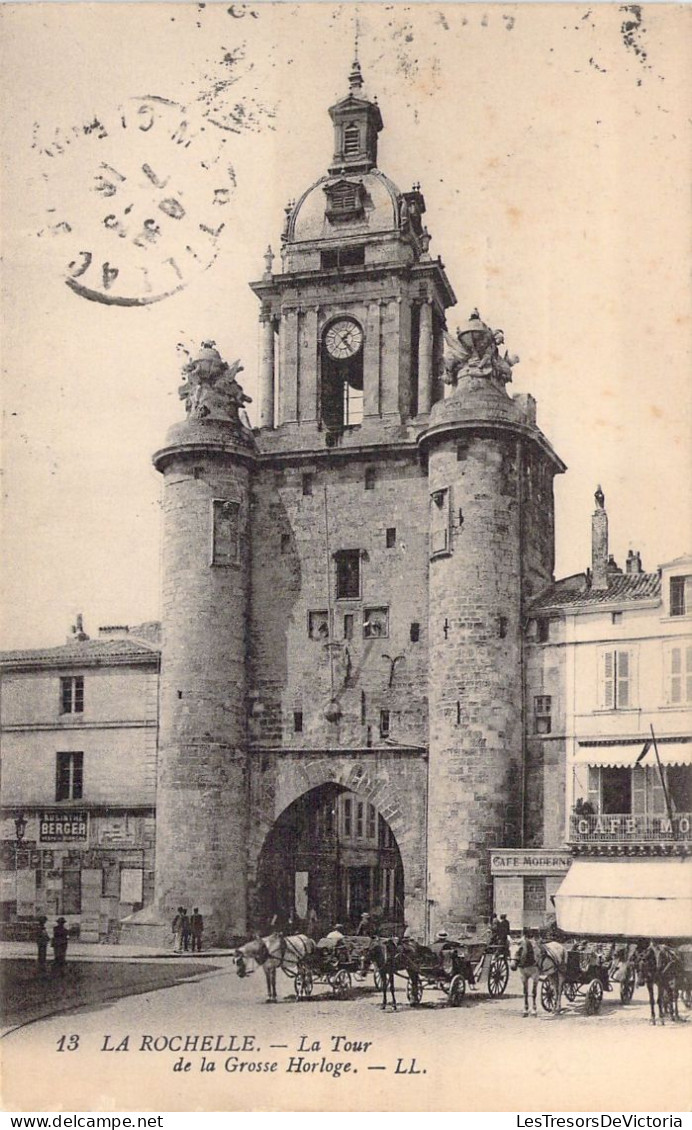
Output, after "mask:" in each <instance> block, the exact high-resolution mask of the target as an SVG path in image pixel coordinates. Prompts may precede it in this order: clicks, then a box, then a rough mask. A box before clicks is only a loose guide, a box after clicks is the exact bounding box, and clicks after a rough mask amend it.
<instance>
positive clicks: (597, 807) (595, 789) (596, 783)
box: [589, 765, 601, 812]
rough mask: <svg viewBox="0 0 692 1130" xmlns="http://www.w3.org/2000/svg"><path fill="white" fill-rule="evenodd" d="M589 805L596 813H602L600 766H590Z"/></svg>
mask: <svg viewBox="0 0 692 1130" xmlns="http://www.w3.org/2000/svg"><path fill="white" fill-rule="evenodd" d="M589 803H590V804H591V807H592V808H593V810H594V812H600V811H601V770H600V769H599V768H598V766H595V765H590V766H589Z"/></svg>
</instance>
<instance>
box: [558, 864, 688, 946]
mask: <svg viewBox="0 0 692 1130" xmlns="http://www.w3.org/2000/svg"><path fill="white" fill-rule="evenodd" d="M555 909H556V913H557V924H558V926H559V928H560V929H561V930H563V931H564V932H565V933H566V934H586V935H590V936H591V937H608V936H612V935H619V936H622V937H627V938H687V937H692V859H685V858H682V857H681V858H673V859H631V858H629V859H618V860H609V859H575V861H574V863H573V864H572V866H571V867H570V869H569V871H568V872H567V874H566V876H565V878H564V879H563V881H562V884H561V886H560V888H559V890H558V891H557V892H556V894H555Z"/></svg>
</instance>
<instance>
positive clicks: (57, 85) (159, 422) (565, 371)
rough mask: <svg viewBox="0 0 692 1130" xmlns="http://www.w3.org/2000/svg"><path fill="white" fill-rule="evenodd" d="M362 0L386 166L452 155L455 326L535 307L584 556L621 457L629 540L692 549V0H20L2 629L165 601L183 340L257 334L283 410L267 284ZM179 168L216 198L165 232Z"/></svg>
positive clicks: (569, 514)
mask: <svg viewBox="0 0 692 1130" xmlns="http://www.w3.org/2000/svg"><path fill="white" fill-rule="evenodd" d="M356 16H357V22H358V33H359V55H360V61H361V65H362V68H363V74H364V77H365V81H366V86H365V90H366V93H367V94H368V95H369V96H375V95H376V96H377V98H378V102H379V105H380V109H381V111H382V116H383V119H384V131H383V133H382V134H381V135H380V147H379V165H380V168H381V169H382V170H383V171H384V172H385V173H387V174H388V176H389V177H390V178H391V179H392V180H394V181H395V183H396V184H398V186H399V187H400V188H401V189H402V190H404V191H405V190H408V189H409V188H410V187H411V185H412V184H413V182H417V181H419V182H420V183H421V186H422V190H423V193H424V195H425V199H426V204H427V213H426V217H425V220H426V223H427V226H428V229H429V231H430V234H431V236H432V243H431V247H430V252H431V255H433V256H435V257H437V256H440V257H441V258H442V260H443V262H444V264H445V268H446V271H447V274H448V276H449V278H450V281H451V283H452V286H453V288H454V290H455V293H456V295H457V299H458V304H457V306H456V307H454V308H453V309H451V310H450V311H448V326H449V328H450V330H453V329H454V327H455V326H456V325H457V324H458V323H459V322H461V321H463V320H464V319H465V318H466V317H467V316H468V314H469V312H470V311H471V310H472V309H473V308H474V307H478V309H479V310H480V313H481V315H482V317H483V319H484V320H485V321H486V322H488V323H489V324H490V325H491V326H493V327H501V328H502V329H503V330H504V332H505V338H506V341H507V345H508V348H509V349H510V351H511V352H514V353H518V354H519V356H520V358H521V361H520V364H518V365H517V366H516V367H515V369H514V380H513V385H512V386H510V391H511V392H531V393H532V394H533V395H534V396H535V397H536V399H537V401H538V422H539V425H540V427H541V428H542V430H543V432H544V433H545V434H546V436H547V437H548V439H549V440H550V441H551V443H552V444H553V446H554V448H555V449H556V451H557V452H558V454H559V455H560V456H561V457H562V459H563V460H564V461H565V463H566V464H567V466H568V471H567V473H566V474H565V475H563V476H561V477H559V478H558V479H557V480H556V518H557V560H556V574H557V576H564V575H568V574H570V573H573V572H576V571H581V570H583V569H584V568H585V567H586V566H587V565H588V564H589V562H590V515H591V512H592V510H593V508H594V502H593V494H594V491H595V489H596V486H597V485H598V484H601V485H602V488H603V490H604V492H605V496H606V508H607V510H608V514H609V521H610V539H611V552H613V553H614V554H615V556H616V558H617V560H618V561H619V562H620V563H621V564H622V563H624V558H625V557H626V555H627V550H628V549H630V548H634V549H639V550H640V551H641V553H642V557H643V561H644V566H645V568H646V569H648V570H654V569H655V568H656V567H657V566H658V565H659V564H661V563H664V562H667V561H669V560H671V559H673V558H675V557H677V556H679V555H680V554H682V553H684V552H687V551H689V550H690V549H692V537H691V536H690V533H691V530H690V515H691V513H692V508H691V507H690V489H689V488H690V462H691V461H690V422H691V420H692V404H691V393H690V389H691V382H690V372H692V369H691V366H690V352H691V349H690V346H691V339H692V318H691V314H692V310H691V306H692V289H691V288H690V284H689V262H690V234H691V232H692V224H691V222H690V221H691V219H692V217H691V216H690V211H691V204H690V197H689V183H690V173H691V172H692V169H691V168H690V166H691V165H692V147H691V146H690V135H689V125H690V122H689V105H690V93H691V87H692V80H691V79H690V75H692V36H690V17H691V16H692V9H690V7H688V6H684V5H667V4H656V5H649V6H644V7H641V8H639V7H637V6H635V5H629V6H625V5H616V4H603V5H595V6H588V5H571V4H559V5H531V4H529V5H524V4H519V5H500V4H497V5H484V4H482V3H476V4H471V5H464V4H454V5H438V4H435V3H427V4H420V5H405V4H384V3H379V4H358V5H356V4H353V3H351V4H345V5H338V6H336V5H331V4H328V3H322V4H313V5H311V4H300V5H292V4H290V3H285V4H281V5H274V4H268V3H255V4H252V5H249V4H248V5H243V4H231V5H229V4H227V3H223V4H207V5H203V4H199V5H196V4H179V3H177V4H169V5H167V4H156V3H152V4H145V5H134V4H117V3H115V4H100V5H87V4H66V5H63V4H47V5H40V4H21V5H7V4H5V5H2V8H0V18H1V19H2V23H3V25H4V26H3V33H2V38H3V47H2V52H3V58H2V60H1V62H2V79H0V82H1V83H2V85H3V87H4V91H3V95H4V96H3V99H2V102H3V106H4V118H3V122H2V141H1V154H2V201H3V202H2V254H3V273H2V307H1V314H2V323H1V329H2V346H1V348H2V372H3V401H2V403H3V423H2V465H3V476H4V477H3V484H4V485H3V506H2V534H3V548H4V553H3V575H2V647H4V648H11V647H38V646H42V645H53V644H56V643H60V642H62V640H63V639H64V638H65V637H66V635H67V634H68V631H69V627H70V625H71V624H72V623H73V621H74V617H75V615H76V613H77V612H82V613H83V615H84V620H85V625H86V628H87V631H89V632H90V633H91V634H93V635H95V634H96V633H97V630H98V627H99V625H104V624H128V623H129V624H134V623H137V622H139V621H142V620H148V619H155V618H157V617H158V615H159V584H160V535H161V528H160V494H161V480H160V477H159V476H158V474H157V473H156V471H155V470H154V468H153V466H152V464H151V456H152V454H153V452H154V451H155V450H157V448H159V447H161V446H162V445H163V441H164V437H165V434H166V430H167V429H168V427H169V426H170V425H171V424H172V423H174V422H175V421H176V420H180V419H182V418H183V417H184V411H183V406H182V403H181V401H180V400H179V398H178V392H177V390H178V386H179V384H180V381H181V376H180V368H181V364H182V362H183V361H184V360H185V357H184V355H183V354H182V353H181V350H180V348H179V346H180V345H181V344H182V345H183V346H185V347H186V348H188V349H190V348H192V347H194V345H195V344H196V343H199V342H201V341H202V340H205V339H208V338H213V339H214V340H215V341H216V342H217V343H218V346H219V348H220V350H221V352H222V354H223V356H224V357H226V358H227V359H228V360H233V359H235V358H240V359H241V361H242V363H243V365H244V367H245V371H244V373H243V374H242V376H241V380H242V381H243V383H244V387H245V389H246V391H247V392H248V393H249V395H251V396H253V397H254V398H255V402H254V403H253V404H252V405H250V416H251V419H252V418H253V412H254V410H255V409H256V406H257V405H256V377H257V367H258V354H259V334H258V303H257V299H256V298H255V296H254V295H253V293H252V292H251V291H250V289H249V287H248V282H249V281H251V280H253V279H258V278H260V277H261V275H262V272H263V270H264V259H263V256H264V253H265V251H266V248H267V245H268V244H271V245H272V247H273V249H274V251H275V252H278V250H279V247H280V232H281V228H282V224H283V216H284V206H285V205H286V203H287V201H288V200H289V199H291V198H295V197H297V196H299V195H300V194H301V192H302V191H303V190H304V189H305V188H307V187H308V185H309V184H310V183H312V182H313V181H314V180H316V179H318V178H319V177H320V176H321V175H322V174H323V173H324V172H325V171H326V168H327V165H328V163H329V161H330V158H331V153H332V127H331V122H330V120H329V117H328V114H327V108H328V106H329V105H331V104H332V103H333V102H334V101H336V99H337V98H339V97H341V96H343V95H344V94H345V93H346V91H347V76H348V72H349V70H350V65H351V61H352V57H353V50H354V35H355V30H356ZM142 99H148V100H149V101H148V102H146V103H144V102H142ZM152 100H153V101H152ZM154 119H155V126H154V124H153V123H154ZM181 120H185V121H186V122H187V126H186V127H185V129H186V130H187V131H188V132H187V134H186V135H185V136H181V135H180V134H179V133H178V135H177V138H175V137H174V136H173V135H175V133H176V130H179V129H180V121H181ZM168 126H170V127H171V128H170V129H169V128H168ZM145 164H146V165H147V168H148V170H149V172H148V173H147V174H146V176H143V174H142V170H143V166H144V165H145ZM106 166H107V168H106ZM135 174H137V175H135ZM99 178H101V179H99ZM119 178H120V179H119ZM137 178H138V179H137ZM166 178H168V180H166ZM166 184H167V185H168V188H166V187H165V185H166ZM161 186H164V187H161ZM174 188H175V194H176V195H172V196H170V197H167V198H166V199H168V200H169V202H170V201H171V200H174V201H175V200H177V201H178V204H170V203H169V204H168V208H169V213H170V211H171V209H173V210H175V208H177V207H178V205H180V202H181V201H182V202H183V204H184V209H182V210H183V211H184V212H185V215H184V217H182V216H181V215H180V208H179V209H178V215H177V216H176V215H175V214H174V215H170V214H169V213H166V214H165V215H164V216H163V217H162V216H161V214H160V212H158V211H157V212H156V216H157V217H158V219H159V220H161V224H160V225H159V226H160V232H159V233H157V232H154V233H152V232H151V231H150V232H148V233H147V231H146V230H145V229H144V228H143V227H141V220H142V218H143V217H144V216H145V215H146V209H147V208H149V207H154V206H155V203H156V201H158V202H160V201H161V193H162V192H163V191H171V192H173V189H174ZM130 189H131V190H132V199H130V197H129V196H128V192H129V191H130ZM147 194H149V195H147ZM127 209H130V211H127ZM142 209H144V211H142ZM106 221H107V222H106ZM138 222H139V223H140V226H139V227H137V223H138ZM201 223H203V224H204V225H205V226H206V228H207V229H209V230H208V232H207V233H204V232H202V234H201V235H200V229H199V224H201ZM221 224H223V226H222V227H221V228H220V230H219V227H220V225H221ZM185 225H188V226H187V227H185ZM190 225H191V226H190ZM191 231H194V232H196V238H197V240H198V243H196V244H194V246H193V251H194V254H193V251H191V252H189V253H188V252H187V251H186V250H185V247H186V241H187V240H188V239H190V238H191V236H190V232H191ZM213 232H217V233H218V234H216V235H213V234H209V233H213ZM183 237H184V238H183ZM138 238H139V244H137V243H136V240H137V239H138ZM181 240H182V242H181ZM200 240H201V242H199V241H200ZM167 241H168V242H167ZM176 241H177V242H176ZM87 256H90V258H89V265H88V267H87V268H86V269H85V270H84V271H82V272H81V273H78V272H80V271H81V268H83V267H85V264H86V263H87ZM171 259H172V260H174V263H171V262H170V260H171ZM179 261H180V262H179ZM103 264H105V266H104V265H103ZM144 264H146V265H151V270H149V269H148V267H147V271H144V270H143V269H142V266H143V265H144ZM115 269H117V271H118V276H117V277H116V276H114V275H113V274H112V272H113V271H114V270H115ZM274 269H275V270H278V269H279V259H278V257H277V259H276V260H275V264H274ZM70 278H72V285H68V284H67V280H68V279H70ZM147 286H150V287H151V290H149V291H147V290H146V287H147ZM159 293H161V294H163V295H165V296H164V297H161V298H159V300H157V301H147V302H146V303H144V304H142V299H143V298H145V297H148V298H150V297H152V296H158V295H159ZM114 295H115V296H119V297H121V298H127V299H129V300H130V301H131V302H134V304H129V305H124V304H120V303H117V304H116V303H113V302H112V301H107V302H104V301H102V300H99V298H100V299H102V298H103V297H104V296H106V297H107V298H109V299H112V298H113V296H114Z"/></svg>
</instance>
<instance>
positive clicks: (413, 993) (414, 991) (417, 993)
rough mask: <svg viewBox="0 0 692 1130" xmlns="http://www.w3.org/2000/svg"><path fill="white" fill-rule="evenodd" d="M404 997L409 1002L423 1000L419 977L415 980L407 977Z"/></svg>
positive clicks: (413, 1002)
mask: <svg viewBox="0 0 692 1130" xmlns="http://www.w3.org/2000/svg"><path fill="white" fill-rule="evenodd" d="M406 997H407V999H408V1002H409V1004H420V1002H421V1001H422V1000H423V982H422V981H421V979H420V977H417V978H416V979H415V980H414V979H413V978H412V977H409V979H408V981H407V982H406Z"/></svg>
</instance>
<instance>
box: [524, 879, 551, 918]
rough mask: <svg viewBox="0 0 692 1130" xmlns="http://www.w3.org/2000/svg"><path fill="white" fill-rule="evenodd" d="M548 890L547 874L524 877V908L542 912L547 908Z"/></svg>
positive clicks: (529, 910)
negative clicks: (546, 889) (546, 883)
mask: <svg viewBox="0 0 692 1130" xmlns="http://www.w3.org/2000/svg"><path fill="white" fill-rule="evenodd" d="M545 904H546V891H545V876H544V875H535V876H532V877H531V878H529V877H528V876H525V878H524V910H525V911H528V912H533V913H534V914H535V913H540V912H541V911H544V910H545Z"/></svg>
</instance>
